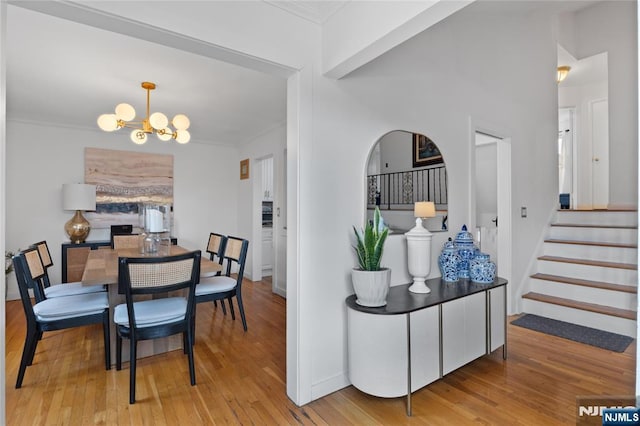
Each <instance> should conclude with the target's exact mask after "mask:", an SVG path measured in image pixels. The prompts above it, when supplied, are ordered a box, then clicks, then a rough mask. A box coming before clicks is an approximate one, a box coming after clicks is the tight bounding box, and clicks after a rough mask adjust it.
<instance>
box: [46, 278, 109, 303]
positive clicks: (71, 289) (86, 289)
mask: <svg viewBox="0 0 640 426" xmlns="http://www.w3.org/2000/svg"><path fill="white" fill-rule="evenodd" d="M102 291H105V288H104V286H102V285H82V283H81V282H73V283H66V284H57V285H52V286H50V287H47V288H45V289H44V295H45V297H46V298H47V299H49V298H53V297H62V296H75V295H77V294H89V293H99V292H102Z"/></svg>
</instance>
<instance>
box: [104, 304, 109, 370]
mask: <svg viewBox="0 0 640 426" xmlns="http://www.w3.org/2000/svg"><path fill="white" fill-rule="evenodd" d="M102 334H103V336H104V365H105V369H107V370H111V327H110V326H109V311H108V310H107V312H105V313H104V315H103V318H102Z"/></svg>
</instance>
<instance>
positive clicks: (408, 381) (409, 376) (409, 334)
mask: <svg viewBox="0 0 640 426" xmlns="http://www.w3.org/2000/svg"><path fill="white" fill-rule="evenodd" d="M407 416H411V314H410V313H409V312H407Z"/></svg>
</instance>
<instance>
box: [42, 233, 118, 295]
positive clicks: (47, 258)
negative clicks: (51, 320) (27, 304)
mask: <svg viewBox="0 0 640 426" xmlns="http://www.w3.org/2000/svg"><path fill="white" fill-rule="evenodd" d="M31 247H35V248H36V249H38V253H39V254H40V259H41V260H42V266H43V267H44V273H43V275H42V278H41V282H42V286H41V288H43V292H44V297H43V296H40V295H39V294H37V293H34V295H35V296H36V301H38V302H41V301H42V300H44V299H50V298H54V297H62V296H75V295H78V294H88V293H98V292H104V291H106V287H105V286H104V285H89V286H86V285H82V282H80V281H76V282H70V283H63V284H54V285H52V284H51V279H50V278H49V272H48V270H49V268H50V267H52V266H53V260H51V252H50V251H49V246H48V245H47V242H46V241H39V242H37V243H35V244H33V245H31Z"/></svg>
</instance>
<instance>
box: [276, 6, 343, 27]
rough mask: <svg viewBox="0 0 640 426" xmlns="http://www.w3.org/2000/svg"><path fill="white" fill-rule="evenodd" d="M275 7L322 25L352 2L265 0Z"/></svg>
mask: <svg viewBox="0 0 640 426" xmlns="http://www.w3.org/2000/svg"><path fill="white" fill-rule="evenodd" d="M264 1H265V2H266V3H269V4H271V5H273V6H276V7H279V8H281V9H283V10H286V11H287V12H290V13H293V14H294V15H297V16H299V17H301V18H304V19H306V20H308V21H311V22H314V23H316V24H319V25H322V24H324V23H325V22H326V20H327V19H329V18H330V17H331V16H332V15H333V14H334V13H336V12H337V11H338V10H340V9H341V8H342V7H343V6H344V5H345V4H347V3H349V1H351V0H346V1H336V0H315V1H313V0H304V1H300V0H264Z"/></svg>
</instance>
